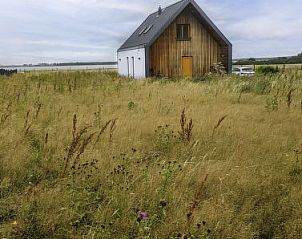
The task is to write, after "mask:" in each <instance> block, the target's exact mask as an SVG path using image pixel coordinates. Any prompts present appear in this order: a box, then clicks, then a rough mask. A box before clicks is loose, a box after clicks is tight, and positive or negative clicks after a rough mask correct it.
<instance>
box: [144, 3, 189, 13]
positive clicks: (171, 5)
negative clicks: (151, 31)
mask: <svg viewBox="0 0 302 239" xmlns="http://www.w3.org/2000/svg"><path fill="white" fill-rule="evenodd" d="M186 1H190V0H179V1H177V2H175V3H173V4H170V5H168V6H166V7H164V8H163V10H165V9H166V8H169V7H173V6H174V5H176V4H179V3H181V2H186ZM157 12H158V11H154V12H152V13H150V14H149V16H150V15H153V14H155V13H157Z"/></svg>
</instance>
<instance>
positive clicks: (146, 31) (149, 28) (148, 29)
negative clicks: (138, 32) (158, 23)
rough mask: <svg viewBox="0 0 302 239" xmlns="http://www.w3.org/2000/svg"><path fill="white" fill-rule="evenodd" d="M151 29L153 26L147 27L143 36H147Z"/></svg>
mask: <svg viewBox="0 0 302 239" xmlns="http://www.w3.org/2000/svg"><path fill="white" fill-rule="evenodd" d="M152 27H153V25H151V26H149V27H148V28H147V29H146V30H145V31H144V34H147V33H148V31H150V30H151V28H152Z"/></svg>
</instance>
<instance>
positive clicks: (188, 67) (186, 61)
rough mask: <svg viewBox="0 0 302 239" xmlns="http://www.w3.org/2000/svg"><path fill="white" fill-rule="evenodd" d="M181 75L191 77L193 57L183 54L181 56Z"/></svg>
mask: <svg viewBox="0 0 302 239" xmlns="http://www.w3.org/2000/svg"><path fill="white" fill-rule="evenodd" d="M182 76H183V77H189V78H192V77H193V57H192V56H183V57H182Z"/></svg>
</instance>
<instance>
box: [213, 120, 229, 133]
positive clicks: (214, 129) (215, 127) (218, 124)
mask: <svg viewBox="0 0 302 239" xmlns="http://www.w3.org/2000/svg"><path fill="white" fill-rule="evenodd" d="M227 117H228V115H224V116H222V117H221V118H220V119H219V120H218V122H217V124H216V125H215V126H214V128H213V132H212V137H213V136H214V134H215V131H216V130H217V129H218V128H219V126H220V125H221V124H222V122H223V121H224V120H225V119H226V118H227Z"/></svg>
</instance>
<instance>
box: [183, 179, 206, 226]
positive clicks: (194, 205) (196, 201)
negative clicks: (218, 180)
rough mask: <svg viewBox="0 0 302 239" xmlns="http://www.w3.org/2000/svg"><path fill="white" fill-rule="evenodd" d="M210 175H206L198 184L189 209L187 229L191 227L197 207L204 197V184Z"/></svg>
mask: <svg viewBox="0 0 302 239" xmlns="http://www.w3.org/2000/svg"><path fill="white" fill-rule="evenodd" d="M208 176H209V175H206V176H205V178H204V180H203V181H202V182H201V183H200V185H199V186H198V188H197V190H196V192H195V193H194V196H193V201H192V203H191V205H190V207H189V211H188V214H187V229H188V230H189V229H190V228H191V225H192V222H193V218H194V212H195V210H196V208H197V207H198V205H199V204H200V202H201V199H202V194H203V191H204V185H205V183H206V181H207V180H208Z"/></svg>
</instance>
